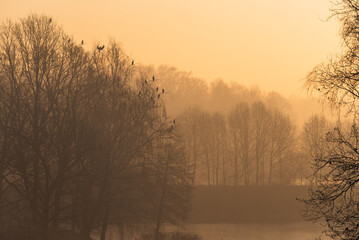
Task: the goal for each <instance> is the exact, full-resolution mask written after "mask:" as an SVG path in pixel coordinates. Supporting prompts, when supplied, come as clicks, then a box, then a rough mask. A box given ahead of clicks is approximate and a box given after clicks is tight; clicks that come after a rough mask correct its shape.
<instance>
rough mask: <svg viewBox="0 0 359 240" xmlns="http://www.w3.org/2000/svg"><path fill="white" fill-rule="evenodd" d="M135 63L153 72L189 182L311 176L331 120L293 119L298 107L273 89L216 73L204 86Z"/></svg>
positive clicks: (285, 181) (283, 181) (289, 181)
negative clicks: (228, 79) (178, 137)
mask: <svg viewBox="0 0 359 240" xmlns="http://www.w3.org/2000/svg"><path fill="white" fill-rule="evenodd" d="M141 68H142V71H143V72H145V73H147V74H150V75H151V74H155V75H156V76H158V77H159V83H160V84H161V86H163V87H164V88H165V89H166V91H167V92H168V94H167V95H165V96H164V101H165V103H166V106H167V108H166V109H167V112H168V113H169V114H172V116H174V117H175V118H176V123H177V125H178V127H179V133H180V134H181V137H182V139H183V141H184V145H185V151H186V159H187V163H186V164H187V167H188V168H189V171H191V172H192V174H193V176H194V179H193V181H194V183H195V184H206V185H210V186H230V185H234V186H236V185H246V186H249V185H257V186H259V185H262V186H264V185H303V184H310V183H311V182H313V181H316V180H315V179H313V178H311V175H312V171H311V160H312V158H313V156H315V153H317V152H318V151H319V149H321V146H322V145H323V140H324V139H325V133H326V132H327V131H329V130H330V129H331V128H332V125H333V124H332V123H330V122H329V121H328V120H327V118H326V117H325V116H323V115H320V114H313V115H309V117H308V118H307V119H305V121H304V122H303V123H302V125H298V124H297V123H298V121H297V118H296V115H295V114H296V113H297V114H298V112H294V111H293V109H292V106H291V103H290V101H288V99H286V98H284V97H282V96H281V95H280V94H278V93H276V92H271V93H268V94H267V93H263V92H261V91H260V90H259V89H258V88H247V87H244V86H241V85H239V84H237V83H230V84H229V83H226V82H224V81H223V80H221V79H217V80H215V81H213V82H211V83H210V84H208V83H207V82H206V81H204V80H203V79H200V78H196V77H194V76H193V75H192V74H191V73H189V72H184V71H179V70H177V69H176V68H174V67H168V66H160V67H158V68H153V67H146V66H141ZM310 107H311V106H307V108H308V109H309V108H310ZM300 117H301V118H303V116H300ZM301 121H303V119H302V120H301Z"/></svg>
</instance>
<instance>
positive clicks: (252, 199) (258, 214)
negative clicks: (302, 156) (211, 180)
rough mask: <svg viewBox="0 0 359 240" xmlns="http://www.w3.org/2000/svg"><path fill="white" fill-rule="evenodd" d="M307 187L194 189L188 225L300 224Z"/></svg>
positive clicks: (198, 187)
mask: <svg viewBox="0 0 359 240" xmlns="http://www.w3.org/2000/svg"><path fill="white" fill-rule="evenodd" d="M307 196H308V187H300V186H265V187H264V186H263V187H254V186H250V187H243V186H240V187H211V188H209V187H207V186H197V187H195V189H194V196H193V200H192V211H191V213H190V214H189V219H188V222H189V223H211V222H254V221H257V222H260V221H262V222H284V221H303V218H302V216H301V214H300V211H301V210H303V207H304V205H303V203H301V202H299V201H297V200H296V198H297V197H298V198H303V197H307Z"/></svg>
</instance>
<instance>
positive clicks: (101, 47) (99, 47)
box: [97, 45, 105, 52]
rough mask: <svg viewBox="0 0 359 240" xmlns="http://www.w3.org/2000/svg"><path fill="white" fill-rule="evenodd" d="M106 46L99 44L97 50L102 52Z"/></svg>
mask: <svg viewBox="0 0 359 240" xmlns="http://www.w3.org/2000/svg"><path fill="white" fill-rule="evenodd" d="M104 48H105V45H102V46H99V45H98V46H97V50H98V51H99V52H101V50H103V49H104Z"/></svg>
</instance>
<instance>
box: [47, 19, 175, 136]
mask: <svg viewBox="0 0 359 240" xmlns="http://www.w3.org/2000/svg"><path fill="white" fill-rule="evenodd" d="M49 22H50V23H52V18H50V19H49ZM70 41H71V40H70V39H68V42H70ZM84 44H85V42H84V40H81V45H84ZM104 48H105V45H102V46H101V45H97V50H98V52H99V53H100V52H101V51H102V50H103V49H104ZM134 64H135V60H132V62H131V65H132V66H133V65H134ZM155 80H156V78H155V76H154V75H153V76H152V82H154V81H155ZM145 84H146V85H147V84H148V82H147V80H145ZM156 92H157V93H158V94H157V99H160V97H161V92H162V94H164V93H165V89H164V88H162V91H161V92H160V89H159V87H156ZM141 94H142V92H141V91H139V92H138V96H139V97H140V96H141ZM151 99H152V101H153V102H154V101H155V100H154V98H153V97H151ZM172 123H173V125H172V126H171V127H170V128H169V131H172V130H173V127H174V125H175V124H176V120H173V121H172Z"/></svg>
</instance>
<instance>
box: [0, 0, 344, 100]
mask: <svg viewBox="0 0 359 240" xmlns="http://www.w3.org/2000/svg"><path fill="white" fill-rule="evenodd" d="M330 7H331V5H330V3H329V0H142V1H140V0H102V1H93V0H71V1H70V0H57V1H52V0H32V1H29V0H10V1H9V0H0V20H1V21H3V20H5V19H6V18H11V19H16V18H18V17H23V16H26V15H27V14H28V13H31V12H35V13H45V14H49V15H52V16H53V17H54V19H55V20H56V21H57V22H58V23H59V24H60V25H63V27H64V29H65V30H66V32H68V33H69V34H72V35H73V36H74V38H75V39H76V40H78V41H81V40H82V39H84V40H85V42H86V43H87V46H89V47H90V46H91V47H92V44H93V42H94V41H106V40H107V39H108V38H109V37H113V38H115V39H116V40H118V41H120V42H122V44H123V47H124V48H125V50H126V52H127V53H128V54H129V55H130V56H132V57H133V58H134V59H135V61H136V62H139V63H143V64H154V65H156V66H157V65H159V64H168V65H172V66H176V67H177V68H179V69H181V70H186V71H192V72H193V74H194V75H195V76H197V77H202V78H205V79H207V80H209V81H210V80H214V79H216V78H218V77H221V78H222V79H224V80H225V81H228V82H230V81H236V82H239V83H241V84H244V85H246V86H252V85H258V86H260V88H261V89H263V90H265V91H271V90H275V91H278V92H280V93H281V94H283V95H285V96H290V95H292V94H300V93H301V92H303V91H302V89H301V86H302V84H303V82H302V81H301V80H303V78H304V77H305V75H306V73H307V72H308V71H310V70H311V69H312V68H313V66H314V65H316V64H319V63H321V62H323V61H325V60H326V59H327V57H328V56H330V54H332V53H335V52H338V50H339V48H340V39H339V37H338V32H339V27H338V23H337V22H336V21H335V20H330V21H329V22H326V21H324V20H325V19H326V18H327V17H328V16H329V14H330V12H329V8H330Z"/></svg>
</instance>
